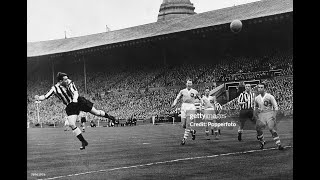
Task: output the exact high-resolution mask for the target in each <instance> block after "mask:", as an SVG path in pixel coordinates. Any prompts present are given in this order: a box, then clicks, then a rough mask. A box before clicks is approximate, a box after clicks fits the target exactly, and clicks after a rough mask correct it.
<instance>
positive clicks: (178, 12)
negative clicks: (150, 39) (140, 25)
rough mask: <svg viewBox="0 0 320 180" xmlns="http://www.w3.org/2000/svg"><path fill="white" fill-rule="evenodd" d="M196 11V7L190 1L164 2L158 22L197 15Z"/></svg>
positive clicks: (170, 0)
mask: <svg viewBox="0 0 320 180" xmlns="http://www.w3.org/2000/svg"><path fill="white" fill-rule="evenodd" d="M194 9H195V7H194V6H193V4H192V3H191V2H190V0H163V2H162V4H161V6H160V10H159V14H158V21H161V20H171V19H175V18H181V17H186V16H190V15H193V14H196V13H195V12H194Z"/></svg>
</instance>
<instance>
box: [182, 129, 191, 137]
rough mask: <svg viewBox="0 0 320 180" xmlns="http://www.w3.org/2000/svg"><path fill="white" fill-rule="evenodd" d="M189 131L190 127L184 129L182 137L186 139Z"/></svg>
mask: <svg viewBox="0 0 320 180" xmlns="http://www.w3.org/2000/svg"><path fill="white" fill-rule="evenodd" d="M190 132H191V131H190V129H187V128H186V129H184V135H183V138H184V139H187V138H188V136H189V134H188V133H190Z"/></svg>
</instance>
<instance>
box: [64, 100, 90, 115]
mask: <svg viewBox="0 0 320 180" xmlns="http://www.w3.org/2000/svg"><path fill="white" fill-rule="evenodd" d="M92 107H93V103H92V102H91V101H89V100H87V99H86V98H84V97H81V96H79V97H78V102H77V103H70V104H68V105H67V107H66V113H67V115H68V116H71V115H79V114H80V111H83V112H90V111H91V109H92Z"/></svg>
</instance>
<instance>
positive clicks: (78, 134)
mask: <svg viewBox="0 0 320 180" xmlns="http://www.w3.org/2000/svg"><path fill="white" fill-rule="evenodd" d="M72 132H73V133H74V134H75V135H76V137H77V138H78V139H79V140H80V141H81V142H82V141H85V140H84V138H83V136H82V134H81V130H80V129H79V128H78V127H76V128H74V129H72Z"/></svg>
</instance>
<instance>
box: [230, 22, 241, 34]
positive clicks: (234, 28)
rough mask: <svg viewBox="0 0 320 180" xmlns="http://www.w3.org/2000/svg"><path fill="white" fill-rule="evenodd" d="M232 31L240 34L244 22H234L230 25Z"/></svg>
mask: <svg viewBox="0 0 320 180" xmlns="http://www.w3.org/2000/svg"><path fill="white" fill-rule="evenodd" d="M230 29H231V31H232V32H233V33H239V32H240V31H241V29H242V22H241V21H240V20H233V21H232V22H231V24H230Z"/></svg>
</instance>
